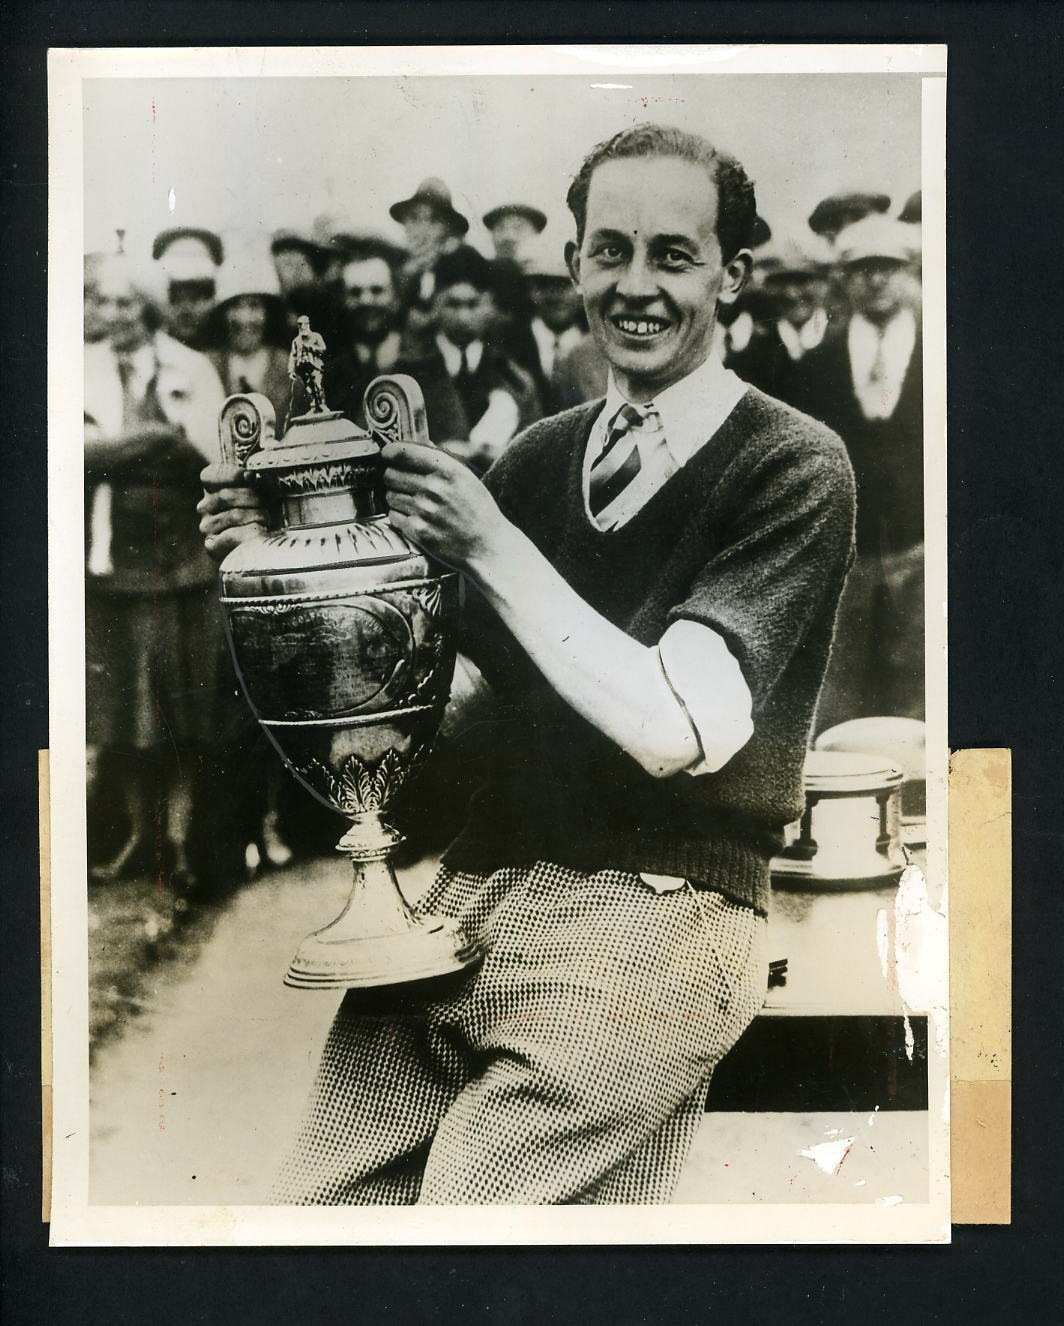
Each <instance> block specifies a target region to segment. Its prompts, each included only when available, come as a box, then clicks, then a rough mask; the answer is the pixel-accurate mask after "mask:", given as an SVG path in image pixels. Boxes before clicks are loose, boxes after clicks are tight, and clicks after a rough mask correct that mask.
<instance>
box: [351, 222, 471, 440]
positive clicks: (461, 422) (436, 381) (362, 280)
mask: <svg viewBox="0 0 1064 1326" xmlns="http://www.w3.org/2000/svg"><path fill="white" fill-rule="evenodd" d="M402 257H403V251H402V250H401V249H398V248H396V246H395V245H393V244H390V243H388V241H387V240H383V239H381V238H380V237H379V236H362V237H361V238H360V239H359V241H358V243H357V244H354V243H352V244H351V245H349V246H348V256H347V261H346V262H345V263H344V264H343V267H342V269H341V278H342V281H343V287H344V306H343V321H342V328H341V332H340V334H339V336H338V337H337V340H336V341H335V342H334V343H333V344H332V345H330V347H329V353H328V354H327V356H326V360H325V394H326V399H327V400H328V401H329V404H330V406H331V407H332V408H333V409H335V410H340V411H341V412H342V413H343V414H344V415H346V416H347V418H348V419H351V420H353V421H354V422H356V423H358V424H362V425H363V426H364V425H365V422H366V420H365V415H364V412H363V408H362V398H363V396H364V395H365V391H366V388H367V387H368V386H369V384H370V383H371V382H372V381H373V379H374V378H375V377H377V376H378V375H379V374H381V373H409V374H411V375H412V376H413V377H414V378H416V379H417V382H418V385H419V386H420V387H421V390H422V392H423V394H424V397H425V412H426V415H427V417H428V426H429V436H430V437H432V438H433V439H434V440H442V439H447V438H452V437H459V436H461V435H462V433H463V430H464V429H465V427H466V423H465V414H464V412H463V408H462V404H461V402H460V400H459V398H458V393H457V391H456V389H455V387H454V386H453V384H452V382H451V379H450V377H449V376H448V375H447V373H446V372H444V371H442V367H441V366H439V365H437V366H436V367H435V368H434V369H433V368H432V367H431V366H429V365H426V364H425V363H423V362H422V361H419V360H417V359H411V358H409V357H408V356H407V355H406V354H405V351H404V343H403V336H402V327H401V310H400V306H399V290H398V284H397V279H396V269H397V267H398V265H399V263H400V262H401V260H402Z"/></svg>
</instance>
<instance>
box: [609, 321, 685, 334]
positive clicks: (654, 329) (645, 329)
mask: <svg viewBox="0 0 1064 1326" xmlns="http://www.w3.org/2000/svg"><path fill="white" fill-rule="evenodd" d="M610 322H611V323H612V324H613V326H614V327H616V328H617V330H618V331H620V332H623V333H624V334H625V336H644V337H647V338H649V337H652V336H660V335H661V333H662V332H666V331H668V330H669V328H670V327H671V326H672V323H671V322H669V321H668V320H667V319H666V318H648V317H638V318H630V317H625V316H624V315H617V316H614V317H612V318H610Z"/></svg>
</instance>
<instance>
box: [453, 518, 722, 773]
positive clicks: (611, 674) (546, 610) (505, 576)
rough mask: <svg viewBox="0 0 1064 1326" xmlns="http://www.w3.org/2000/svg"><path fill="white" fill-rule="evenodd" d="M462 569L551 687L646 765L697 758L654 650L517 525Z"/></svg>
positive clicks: (677, 766) (658, 769)
mask: <svg viewBox="0 0 1064 1326" xmlns="http://www.w3.org/2000/svg"><path fill="white" fill-rule="evenodd" d="M468 573H469V575H470V576H471V578H472V579H473V580H474V581H475V582H476V584H477V585H478V586H479V587H480V589H481V591H482V592H483V593H484V595H485V597H486V598H487V600H488V602H489V603H490V604H491V605H492V607H493V608H494V609H495V611H496V612H497V613H498V614H499V616H500V617H501V618H502V620H503V621H504V622H505V624H506V625H507V627H508V628H509V629H510V631H511V632H512V633H513V635H514V637H515V639H516V640H517V641H518V643H519V644H520V645H521V646H522V648H523V649H524V650H525V651H526V652H527V654H528V655H529V657H530V658H531V659H532V661H533V662H534V663H535V664H536V666H537V667H538V668H539V670H540V671H541V672H542V673H543V675H544V677H546V679H547V681H548V682H550V684H551V685H552V686H553V687H554V689H555V690H556V691H557V692H558V694H559V695H560V696H561V697H562V698H563V699H564V700H565V701H566V702H567V703H568V704H570V705H571V706H572V707H573V708H574V709H575V710H576V711H577V713H579V714H580V715H581V716H582V717H584V718H586V719H587V720H588V722H590V723H592V724H593V725H594V726H595V727H597V728H598V729H599V731H601V732H603V733H604V734H605V735H606V736H607V737H609V738H610V739H611V740H612V741H613V742H615V743H616V744H617V745H618V746H620V747H621V748H622V749H623V750H625V751H627V752H628V754H629V755H631V756H632V757H633V758H634V759H635V760H637V761H638V762H639V763H640V764H641V765H642V766H643V768H644V769H646V770H647V771H648V772H649V773H651V774H653V775H654V776H655V777H667V776H668V775H670V774H674V773H677V772H678V771H679V770H681V769H685V768H687V767H688V766H689V765H691V764H693V763H695V762H696V761H697V759H698V758H699V755H700V750H699V745H698V741H697V739H696V737H695V735H694V732H693V730H692V727H691V724H690V722H689V721H688V719H687V716H686V715H685V713H684V711H683V708H682V707H681V705H680V703H679V702H678V701H677V699H676V697H675V695H674V694H673V692H672V690H671V688H670V686H669V684H668V681H667V680H666V678H665V676H664V673H663V672H662V669H661V665H660V662H659V660H658V656H657V651H656V650H655V649H653V648H647V647H646V646H645V645H641V644H640V643H639V642H638V641H636V640H633V639H632V637H631V636H629V635H627V634H626V633H625V632H624V631H622V630H621V629H620V628H619V627H617V626H614V625H613V623H612V622H609V621H607V620H606V618H605V617H602V616H601V615H600V614H599V613H597V612H596V611H595V610H594V609H593V608H591V607H590V606H589V605H588V604H587V603H586V602H585V601H584V600H583V599H582V598H580V596H579V595H578V594H577V593H576V592H575V591H574V590H573V589H572V588H571V587H570V586H569V585H568V584H567V583H566V581H565V580H563V579H562V577H561V576H560V575H559V574H558V572H557V571H555V569H554V568H553V567H552V566H551V564H550V563H549V562H548V561H547V559H546V558H545V557H544V556H543V554H542V553H541V552H540V551H539V550H538V549H537V548H536V547H535V545H534V544H533V543H532V542H531V540H529V539H528V538H527V537H526V536H525V535H524V534H522V533H521V531H520V530H518V529H517V528H516V527H515V526H513V525H510V524H509V523H506V524H505V525H504V526H503V527H502V528H500V529H499V530H497V531H496V537H494V538H493V539H492V546H491V548H490V550H486V551H485V554H484V556H483V557H482V558H478V559H477V560H476V561H475V562H474V563H471V564H470V566H469V568H468Z"/></svg>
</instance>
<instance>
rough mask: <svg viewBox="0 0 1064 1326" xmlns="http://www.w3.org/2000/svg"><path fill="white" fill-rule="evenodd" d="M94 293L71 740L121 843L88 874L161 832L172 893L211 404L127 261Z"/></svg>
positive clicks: (195, 711) (198, 680)
mask: <svg viewBox="0 0 1064 1326" xmlns="http://www.w3.org/2000/svg"><path fill="white" fill-rule="evenodd" d="M151 276H154V277H157V276H158V272H157V271H156V272H153V273H151ZM96 283H97V284H96V296H97V301H98V305H97V307H98V312H99V315H100V317H101V318H102V319H103V320H104V322H105V324H106V326H107V330H108V334H107V337H106V338H105V339H103V340H99V341H96V342H93V343H90V344H87V345H86V346H85V356H84V364H85V379H84V381H85V395H84V408H85V477H86V520H85V534H86V550H85V551H86V571H87V578H86V597H85V611H86V632H85V634H86V667H87V677H86V684H87V734H86V735H87V742H88V746H89V751H90V767H92V768H93V769H95V770H97V771H98V772H101V773H102V778H101V782H102V783H103V785H104V786H105V787H106V789H107V791H108V793H109V794H110V795H112V796H114V797H116V799H117V802H118V805H119V806H120V807H121V809H122V810H123V811H124V820H125V838H124V841H122V842H121V845H119V846H118V850H117V852H116V853H115V854H114V855H113V856H112V857H111V858H110V860H109V861H107V862H106V863H105V864H100V865H98V866H97V867H96V868H95V869H94V871H93V875H94V877H95V878H97V879H104V880H111V879H117V878H120V877H122V876H124V875H126V874H129V873H136V872H137V871H138V870H143V869H144V868H145V866H146V862H147V861H148V859H149V855H150V851H151V845H152V842H153V839H155V837H156V836H157V835H161V840H162V841H163V842H164V843H165V848H166V851H167V853H168V859H169V864H170V865H171V867H172V870H173V875H174V878H175V882H178V883H179V884H181V885H188V886H191V885H192V884H193V883H194V879H195V871H194V868H193V860H194V858H193V854H192V848H191V844H192V840H193V837H194V823H193V814H194V799H193V792H194V786H195V774H196V772H197V770H198V769H199V768H202V766H203V763H204V760H205V757H206V754H207V751H208V748H209V743H210V740H211V736H212V726H213V722H214V719H215V716H216V706H217V700H218V687H219V685H220V680H221V674H220V665H221V662H222V658H221V650H222V648H223V647H224V646H223V641H222V634H221V619H220V616H219V612H218V604H217V599H216V596H215V593H214V586H215V584H216V579H217V577H216V575H215V573H214V568H213V567H212V565H211V562H210V560H209V558H207V557H205V556H204V553H203V548H202V544H201V541H200V538H199V535H198V532H197V529H196V522H195V520H194V519H192V506H191V503H192V500H193V498H192V494H193V493H194V492H195V491H196V489H197V487H198V485H197V482H196V476H197V474H198V472H199V470H200V469H201V468H202V466H203V463H204V461H205V460H211V459H215V458H216V457H217V455H218V444H217V436H218V412H219V410H220V409H221V406H222V401H223V400H224V393H223V391H222V385H221V383H220V382H219V380H218V376H217V374H216V373H215V371H214V369H213V368H212V366H211V364H210V361H209V360H208V359H207V358H206V357H205V356H203V355H201V354H198V353H197V352H196V351H194V350H189V349H188V348H186V347H185V346H184V345H182V344H180V343H179V342H178V341H175V340H173V339H172V338H171V337H170V336H168V335H167V334H166V333H165V332H163V331H160V330H159V325H160V308H159V305H160V303H161V301H160V299H159V297H158V293H157V291H156V290H155V289H153V288H152V281H151V280H150V278H149V279H145V274H144V273H142V272H141V271H140V270H138V268H137V267H136V266H135V264H134V263H133V262H132V261H131V260H130V259H129V258H127V257H124V256H121V255H118V254H115V255H110V256H108V257H107V258H105V259H103V260H102V262H101V263H100V265H99V267H98V269H97V273H96ZM164 809H165V813H164ZM94 827H95V826H94ZM157 859H158V858H157Z"/></svg>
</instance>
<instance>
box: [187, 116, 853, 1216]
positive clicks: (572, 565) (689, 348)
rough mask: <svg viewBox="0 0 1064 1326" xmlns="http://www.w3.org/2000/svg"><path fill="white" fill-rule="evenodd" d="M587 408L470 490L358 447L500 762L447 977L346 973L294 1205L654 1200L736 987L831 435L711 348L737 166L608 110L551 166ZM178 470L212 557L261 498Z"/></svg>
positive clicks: (418, 462) (757, 976) (452, 874)
mask: <svg viewBox="0 0 1064 1326" xmlns="http://www.w3.org/2000/svg"><path fill="white" fill-rule="evenodd" d="M568 201H569V206H570V208H571V210H572V212H573V215H574V218H575V221H576V229H577V243H576V244H575V245H572V246H571V248H570V253H569V261H570V269H571V272H572V275H573V279H574V281H575V282H576V283H577V285H578V287H579V288H580V290H581V293H582V295H583V299H584V306H585V310H586V313H587V318H588V323H589V327H590V329H591V333H592V335H593V336H594V337H595V338H596V340H597V341H598V342H599V344H600V345H601V347H602V349H603V351H604V353H605V355H606V357H607V359H608V360H609V363H610V382H609V388H608V393H607V398H606V401H605V403H603V402H601V401H597V402H594V403H592V404H590V405H584V406H581V407H578V408H576V409H573V410H569V411H567V412H566V413H564V414H561V415H557V416H555V417H553V418H551V419H545V420H543V421H541V422H540V423H538V424H536V425H535V426H534V427H532V428H530V429H529V430H528V431H527V432H526V433H525V434H524V435H523V436H522V437H521V438H520V439H518V440H517V441H516V442H515V443H514V444H513V445H512V446H511V447H510V448H508V450H507V451H506V452H505V453H504V455H503V457H502V458H501V460H500V461H498V462H497V463H496V465H495V466H494V468H493V469H492V470H491V471H490V473H489V474H488V476H487V479H486V480H485V481H484V482H481V481H479V480H478V479H476V477H475V476H473V475H472V474H470V473H469V471H468V470H467V469H465V468H463V467H461V466H459V465H457V464H455V463H454V461H453V460H452V459H450V458H449V457H447V456H446V455H444V454H442V453H440V452H438V451H434V450H432V449H430V448H423V447H422V448H419V447H413V446H407V445H392V446H389V447H387V448H385V451H384V459H385V461H386V463H387V469H386V473H385V483H386V487H387V490H388V493H389V504H390V507H391V511H392V519H393V520H394V521H395V522H396V525H397V526H398V527H399V528H400V529H402V530H403V531H404V532H405V533H406V534H408V535H409V536H410V537H411V538H413V539H415V540H416V541H417V542H419V543H420V544H422V545H423V546H424V547H425V548H426V549H427V550H429V551H431V552H432V553H433V554H434V555H436V556H438V557H440V558H441V559H443V560H444V561H446V562H448V563H449V564H450V565H452V566H454V567H457V568H459V569H460V570H461V571H462V572H463V574H464V575H465V577H466V583H467V600H466V610H467V611H466V620H465V633H464V637H463V639H464V648H465V649H466V650H467V651H468V652H469V653H471V654H472V655H473V656H474V659H475V661H476V663H477V664H478V666H479V667H480V669H481V671H482V673H483V675H484V676H485V678H487V680H488V682H489V683H490V684H491V686H492V688H493V690H494V691H495V694H496V696H497V698H498V701H499V705H500V710H499V717H498V719H497V723H498V737H497V746H498V755H497V763H496V766H495V768H494V771H493V776H492V778H491V780H490V782H489V783H488V784H487V785H486V786H485V788H484V789H483V791H482V792H481V794H480V796H479V797H478V799H477V800H476V801H475V802H474V803H473V805H472V807H471V809H470V814H469V817H468V819H467V823H466V826H465V828H464V830H463V832H462V834H461V835H460V836H459V838H458V839H457V840H456V842H455V843H454V844H453V845H452V846H451V848H450V849H449V850H448V852H447V854H446V855H445V857H444V866H443V869H442V870H441V872H440V875H439V877H438V880H437V883H436V885H435V887H434V888H433V889H432V890H430V894H429V897H428V898H426V899H425V900H424V906H426V907H428V906H432V907H435V908H436V909H437V910H441V911H443V912H444V913H449V914H453V915H457V916H461V917H462V918H463V921H464V923H465V924H466V925H468V926H469V928H470V930H471V931H472V932H473V933H474V934H476V935H477V936H478V937H479V938H480V939H481V941H482V942H483V943H484V945H485V950H486V954H485V958H484V961H483V964H482V965H481V967H480V968H479V969H478V970H477V971H476V973H475V974H473V975H471V976H468V977H466V978H464V979H462V980H461V981H460V982H459V983H458V984H457V985H456V987H455V988H453V989H451V990H449V991H447V992H442V991H437V992H434V993H432V994H428V995H426V996H425V1001H424V1002H423V1003H419V1002H418V1001H417V1000H412V1001H411V1003H410V1004H409V1005H408V1006H407V1009H406V1013H405V1016H402V1017H395V1018H393V1017H389V1016H382V1015H380V1014H378V1015H377V1016H376V1017H365V1016H360V1014H359V1011H358V1005H357V998H349V999H348V1000H346V1001H345V1003H344V1006H343V1008H342V1009H341V1011H340V1014H339V1016H338V1018H337V1021H336V1023H335V1024H334V1028H333V1031H332V1034H331V1036H330V1040H329V1044H328V1046H327V1048H326V1053H325V1060H324V1062H323V1068H322V1073H321V1076H320V1078H319V1082H318V1086H317V1089H316V1102H315V1104H314V1105H313V1107H312V1109H311V1112H310V1114H309V1115H308V1118H307V1120H306V1122H305V1124H304V1127H303V1130H302V1132H301V1134H300V1138H299V1141H298V1144H297V1147H296V1150H295V1152H294V1154H293V1156H292V1158H291V1160H290V1162H289V1164H288V1166H287V1168H286V1171H285V1174H284V1176H283V1178H282V1182H281V1185H280V1188H279V1196H280V1197H281V1199H282V1200H288V1201H291V1202H301V1203H310V1202H340V1203H343V1202H355V1203H365V1202H415V1201H420V1202H422V1203H471V1204H477V1203H489V1202H497V1203H517V1204H520V1203H562V1202H564V1203H569V1202H575V1203H645V1202H660V1201H667V1200H668V1198H669V1195H670V1193H671V1191H672V1188H673V1186H674V1184H675V1182H676V1179H677V1177H678V1174H679V1172H680V1168H681V1166H682V1164H683V1160H684V1158H685V1156H686V1154H687V1150H688V1147H689V1145H690V1142H691V1140H692V1138H693V1137H694V1134H695V1131H696V1129H697V1127H698V1124H699V1122H700V1120H701V1117H702V1110H703V1105H704V1100H705V1089H706V1083H707V1081H708V1078H709V1076H710V1074H711V1072H712V1070H713V1067H714V1065H715V1064H716V1063H717V1062H718V1060H719V1059H720V1058H721V1056H722V1055H723V1054H724V1053H725V1052H726V1051H727V1050H728V1049H729V1048H730V1046H731V1045H732V1043H733V1042H734V1041H735V1039H736V1038H737V1037H738V1035H739V1034H740V1032H741V1031H742V1030H743V1028H744V1027H745V1026H746V1025H747V1023H748V1022H749V1021H750V1019H751V1018H752V1017H753V1016H754V1014H755V1013H756V1011H757V1009H758V1008H759V1006H760V1004H761V1002H762V999H763V997H764V991H765V981H766V970H765V964H764V960H763V955H762V953H761V946H762V942H763V930H764V914H765V909H766V906H767V900H768V861H769V858H770V856H771V855H772V853H773V852H774V851H775V850H776V849H777V846H778V844H779V843H780V841H781V836H782V830H783V826H784V824H785V823H786V822H788V821H789V820H791V819H793V818H794V817H795V816H796V815H797V814H798V812H799V810H800V808H801V806H802V804H803V797H802V787H801V770H802V763H803V759H804V755H805V746H806V738H807V735H808V731H809V727H810V723H811V720H812V713H813V707H814V705H815V700H816V692H817V688H818V686H819V682H820V677H821V674H822V672H823V667H824V663H825V661H826V658H827V652H828V647H829V643H830V638H831V624H832V619H833V616H834V611H835V603H836V600H837V597H838V593H839V588H840V585H841V582H842V579H843V576H844V573H845V569H846V565H847V561H848V558H849V555H850V543H851V537H852V535H851V525H852V517H853V493H852V479H851V476H850V473H849V468H848V465H847V462H846V459H845V453H844V452H843V450H842V447H841V444H840V443H839V442H838V440H837V439H836V438H834V437H833V436H832V435H831V434H830V433H828V432H827V431H826V430H824V429H823V428H821V427H819V426H818V425H816V424H813V423H812V422H811V421H809V420H807V419H805V418H803V417H801V416H799V415H797V414H795V413H793V412H792V411H790V410H788V409H786V408H785V407H784V406H781V405H779V404H778V403H776V402H774V401H772V400H770V399H769V398H767V397H765V396H763V395H762V394H761V393H759V392H757V391H755V390H753V389H748V388H744V386H743V385H742V383H740V382H739V381H738V379H736V378H735V377H734V376H733V375H730V374H728V373H727V372H726V371H725V370H724V368H723V367H722V365H721V364H720V363H719V361H716V360H714V359H713V358H712V357H711V353H710V351H711V346H712V339H713V328H714V323H715V309H716V307H717V305H718V303H725V304H726V303H729V302H731V301H733V300H734V299H735V298H736V297H737V295H738V293H739V291H740V290H741V288H742V285H743V282H744V280H745V279H746V275H747V271H748V268H749V263H750V255H749V252H748V248H747V245H748V242H749V237H750V233H751V230H752V226H753V220H754V194H753V187H752V185H751V184H750V182H749V181H748V180H747V179H746V176H745V174H744V172H743V170H742V167H741V166H740V165H739V164H738V163H737V162H735V161H734V160H733V159H732V158H730V157H727V156H724V155H723V154H721V153H719V152H717V151H716V150H715V149H714V148H712V147H711V146H710V144H708V143H707V142H705V141H704V140H703V139H701V138H698V137H696V136H694V135H691V134H687V133H684V132H682V131H680V130H677V129H668V128H664V127H660V126H650V125H644V126H637V127H636V128H633V129H628V130H625V131H624V132H622V133H620V134H618V135H616V137H614V138H613V139H611V140H610V141H609V142H607V143H604V144H602V145H600V146H599V147H598V148H596V149H595V150H594V151H593V152H592V153H591V154H590V156H589V157H588V158H587V159H586V161H585V162H584V165H583V167H582V168H581V170H580V172H579V173H578V175H577V176H576V178H575V180H574V181H573V184H572V186H571V188H570V190H569V195H568ZM238 477H239V476H238V473H237V472H235V471H227V470H225V469H223V468H221V467H218V468H214V469H211V470H208V471H207V472H206V473H205V482H206V483H207V484H208V485H209V486H210V487H211V488H212V489H215V491H214V492H213V493H211V494H210V495H208V496H207V497H205V499H204V501H203V503H202V504H201V509H202V511H203V513H204V521H203V529H204V532H205V533H206V534H207V535H208V540H209V542H210V543H211V545H212V547H213V549H214V550H215V552H216V553H220V552H222V551H224V550H225V549H226V548H227V547H229V546H232V545H233V544H235V543H236V542H237V541H238V540H239V537H240V534H241V531H242V529H243V528H244V526H245V524H246V523H248V522H251V523H254V522H256V521H260V520H261V519H262V513H261V512H260V511H257V510H256V509H255V507H254V504H253V499H249V497H248V496H247V494H246V490H242V489H234V488H230V487H229V485H231V484H232V481H233V480H234V479H236V478H238Z"/></svg>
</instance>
